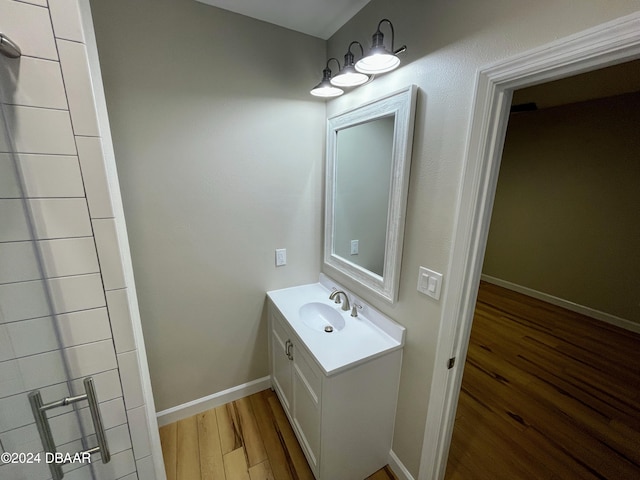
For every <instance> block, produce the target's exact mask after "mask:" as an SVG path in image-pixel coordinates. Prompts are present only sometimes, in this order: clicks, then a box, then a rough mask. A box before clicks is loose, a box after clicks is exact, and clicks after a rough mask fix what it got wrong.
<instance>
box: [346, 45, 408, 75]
mask: <svg viewBox="0 0 640 480" xmlns="http://www.w3.org/2000/svg"><path fill="white" fill-rule="evenodd" d="M383 49H384V48H383ZM398 65H400V59H399V58H398V57H396V56H395V55H394V54H392V53H389V52H387V51H386V50H384V52H380V53H370V54H369V55H367V56H366V57H364V58H363V59H361V60H360V61H358V63H356V70H357V71H358V72H361V73H365V74H368V75H377V74H380V73H387V72H390V71H391V70H395V69H396V68H398Z"/></svg>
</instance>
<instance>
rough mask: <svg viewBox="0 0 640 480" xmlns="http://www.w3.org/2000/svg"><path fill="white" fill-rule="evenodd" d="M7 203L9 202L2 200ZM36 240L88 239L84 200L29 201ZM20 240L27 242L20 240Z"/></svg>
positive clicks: (87, 221) (89, 228)
mask: <svg viewBox="0 0 640 480" xmlns="http://www.w3.org/2000/svg"><path fill="white" fill-rule="evenodd" d="M4 201H5V202H8V201H9V200H4ZM29 207H30V210H31V216H32V220H33V224H34V225H33V226H34V229H35V235H36V238H39V239H48V238H69V237H89V236H91V235H92V230H91V222H90V221H89V210H88V209H87V202H86V201H85V199H84V198H41V199H40V198H38V199H32V200H29ZM20 240H29V238H21V239H20Z"/></svg>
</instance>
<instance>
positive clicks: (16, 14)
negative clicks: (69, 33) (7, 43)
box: [0, 0, 58, 60]
mask: <svg viewBox="0 0 640 480" xmlns="http://www.w3.org/2000/svg"><path fill="white" fill-rule="evenodd" d="M38 3H41V0H39V1H38ZM0 18H2V28H3V30H4V31H3V33H4V34H5V35H7V36H8V37H9V38H11V40H13V41H14V42H15V43H17V44H18V45H19V46H20V50H21V51H22V54H23V55H27V56H30V57H39V58H48V59H51V60H57V59H58V54H57V52H56V45H55V42H54V40H53V29H52V27H51V21H50V20H49V10H48V9H46V8H41V7H37V6H33V5H29V4H27V3H21V2H14V1H13V0H0Z"/></svg>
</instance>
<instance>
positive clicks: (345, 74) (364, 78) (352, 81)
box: [331, 65, 369, 87]
mask: <svg viewBox="0 0 640 480" xmlns="http://www.w3.org/2000/svg"><path fill="white" fill-rule="evenodd" d="M368 81H369V75H365V74H364V73H360V72H358V71H357V70H356V69H355V68H354V67H353V65H349V66H347V67H344V68H343V69H342V70H340V73H338V75H336V76H335V77H333V78H332V79H331V84H332V85H335V86H336V87H357V86H358V85H362V84H363V83H367V82H368Z"/></svg>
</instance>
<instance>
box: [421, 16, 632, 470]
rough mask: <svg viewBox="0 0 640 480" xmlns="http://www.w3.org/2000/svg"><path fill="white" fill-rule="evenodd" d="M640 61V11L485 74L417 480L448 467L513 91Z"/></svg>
mask: <svg viewBox="0 0 640 480" xmlns="http://www.w3.org/2000/svg"><path fill="white" fill-rule="evenodd" d="M637 58H640V12H636V13H633V14H631V15H627V16H624V17H620V18H618V19H616V20H613V21H611V22H607V23H604V24H601V25H598V26H596V27H594V28H591V29H588V30H585V31H583V32H580V33H577V34H574V35H571V36H569V37H566V38H563V39H560V40H557V41H554V42H552V43H549V44H547V45H544V46H542V47H539V48H536V49H533V50H530V51H528V52H525V53H522V54H519V55H517V56H515V57H511V58H509V59H507V60H504V61H501V62H498V63H495V64H491V65H488V66H485V67H483V68H480V69H479V70H478V73H477V76H476V89H475V94H474V99H473V104H474V106H473V113H472V121H471V128H470V131H469V135H468V137H467V149H466V151H467V154H466V157H465V163H464V166H463V180H462V188H461V190H460V193H459V197H458V205H459V207H458V212H457V221H456V230H455V237H454V244H453V250H452V260H451V264H450V267H449V273H448V277H449V279H450V280H449V292H448V295H447V296H446V298H445V300H444V306H443V314H442V319H441V322H442V323H441V328H440V332H439V335H438V343H437V345H438V347H437V351H436V358H435V365H436V368H435V370H434V373H433V380H432V384H431V393H430V395H429V403H428V411H427V420H426V426H425V434H424V443H423V446H422V455H421V461H420V471H419V474H418V480H436V479H438V480H439V479H442V478H444V474H445V468H446V466H447V457H448V454H449V446H450V443H451V436H452V433H453V425H454V421H455V414H456V408H457V404H458V397H459V394H460V388H461V384H462V374H463V369H464V363H465V359H466V355H467V348H468V345H469V337H470V335H471V324H472V321H473V312H474V309H475V303H476V298H477V294H478V287H479V284H480V274H481V273H482V263H483V259H484V253H485V248H486V243H487V237H488V234H489V225H490V221H491V212H492V209H493V201H494V197H495V192H496V187H497V182H498V172H499V169H500V162H501V158H502V149H503V146H504V139H505V134H506V130H507V123H508V121H509V108H510V106H511V98H512V95H513V91H514V90H516V89H519V88H524V87H529V86H532V85H536V84H540V83H545V82H549V81H553V80H558V79H560V78H564V77H568V76H572V75H576V74H579V73H583V72H587V71H590V70H595V69H599V68H604V67H607V66H610V65H614V64H617V63H623V62H625V61H630V60H634V59H637ZM452 357H455V358H456V361H455V366H454V368H451V369H448V368H447V362H448V361H449V359H450V358H452Z"/></svg>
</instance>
